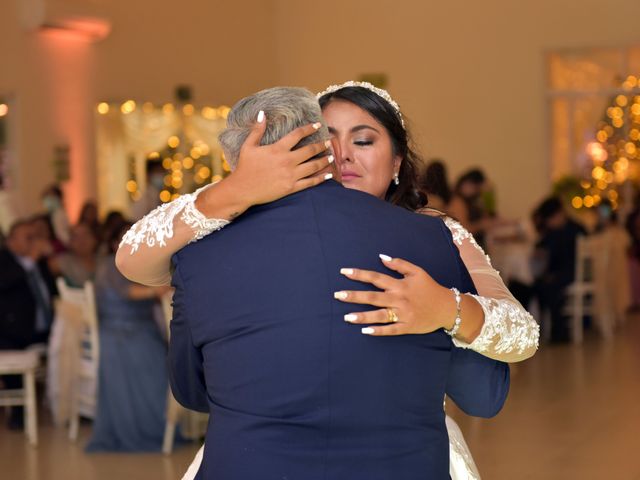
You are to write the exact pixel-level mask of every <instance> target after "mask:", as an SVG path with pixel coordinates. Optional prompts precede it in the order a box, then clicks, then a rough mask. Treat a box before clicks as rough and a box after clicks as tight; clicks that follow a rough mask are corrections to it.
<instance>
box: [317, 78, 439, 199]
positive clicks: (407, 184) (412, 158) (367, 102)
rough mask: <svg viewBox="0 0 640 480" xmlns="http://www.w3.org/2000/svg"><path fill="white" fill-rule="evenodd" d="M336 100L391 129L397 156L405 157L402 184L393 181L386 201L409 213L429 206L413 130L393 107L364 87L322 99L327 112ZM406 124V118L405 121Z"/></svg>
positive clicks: (326, 95)
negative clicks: (361, 110)
mask: <svg viewBox="0 0 640 480" xmlns="http://www.w3.org/2000/svg"><path fill="white" fill-rule="evenodd" d="M332 100H344V101H346V102H350V103H353V104H354V105H356V106H358V107H360V108H362V109H363V110H364V111H366V112H367V113H369V115H371V116H372V117H373V118H375V119H376V120H377V121H378V122H380V124H381V125H382V126H383V127H384V128H385V129H386V130H387V132H388V133H389V137H391V145H392V146H393V154H394V155H400V157H402V163H401V164H400V171H399V173H398V178H399V180H400V184H399V185H396V184H395V183H394V182H393V181H391V182H390V184H389V188H388V190H387V193H386V200H387V201H388V202H391V203H393V204H394V205H398V206H400V207H404V208H406V209H408V210H412V211H413V210H418V209H419V208H422V207H424V206H426V204H427V196H426V194H425V193H424V192H422V191H421V190H420V187H419V185H418V171H419V165H420V164H421V163H422V159H421V158H420V156H419V155H418V153H417V152H416V151H415V149H414V147H413V145H412V144H413V142H412V140H411V135H410V134H409V131H408V130H407V129H406V128H405V127H403V126H402V119H401V118H400V116H399V115H398V113H397V112H396V110H395V109H394V108H393V106H392V105H391V104H390V103H389V102H387V101H386V100H385V99H383V98H382V97H380V96H379V95H377V94H376V93H374V92H372V91H370V90H367V89H366V88H364V87H356V86H354V87H344V88H341V89H339V90H336V91H335V92H331V93H327V94H325V95H323V96H322V97H320V98H319V99H318V101H319V102H320V107H321V108H323V109H324V107H325V106H327V105H328V104H329V103H330V102H331V101H332ZM405 122H406V118H405Z"/></svg>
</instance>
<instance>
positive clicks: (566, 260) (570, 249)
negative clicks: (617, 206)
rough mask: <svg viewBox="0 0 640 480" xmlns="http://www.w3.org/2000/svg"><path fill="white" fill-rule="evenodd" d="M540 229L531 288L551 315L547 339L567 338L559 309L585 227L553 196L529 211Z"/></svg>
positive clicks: (569, 282)
mask: <svg viewBox="0 0 640 480" xmlns="http://www.w3.org/2000/svg"><path fill="white" fill-rule="evenodd" d="M533 216H534V218H535V222H536V225H537V227H538V230H539V232H540V238H539V240H538V243H537V244H536V252H535V258H536V259H537V260H538V261H539V262H540V264H541V265H542V267H541V268H540V271H539V272H537V275H536V277H537V278H536V280H535V289H536V293H537V295H538V298H539V300H540V306H541V308H542V310H543V312H548V313H549V314H550V316H551V341H552V342H566V341H568V340H569V330H568V325H567V319H566V318H565V317H564V315H563V313H562V310H563V307H564V303H565V296H566V295H565V290H566V288H567V287H568V286H569V285H571V283H573V281H574V280H575V270H576V241H577V240H578V236H579V235H585V234H586V231H585V229H584V228H583V227H582V226H581V225H580V224H578V223H576V222H574V221H573V220H571V219H570V218H569V217H568V216H567V213H566V212H565V209H564V206H563V205H562V202H561V201H560V199H559V198H557V197H550V198H548V199H546V200H544V201H543V202H542V203H541V204H540V205H539V206H538V208H537V209H536V211H535V212H534V214H533Z"/></svg>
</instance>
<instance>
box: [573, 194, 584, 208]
mask: <svg viewBox="0 0 640 480" xmlns="http://www.w3.org/2000/svg"><path fill="white" fill-rule="evenodd" d="M582 204H583V202H582V197H578V196H575V197H573V198H572V199H571V206H572V207H573V208H575V209H578V208H582Z"/></svg>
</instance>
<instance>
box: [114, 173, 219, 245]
mask: <svg viewBox="0 0 640 480" xmlns="http://www.w3.org/2000/svg"><path fill="white" fill-rule="evenodd" d="M208 186H209V185H207V186H205V187H202V188H199V189H198V190H196V191H195V192H194V193H189V194H186V195H182V196H181V197H178V198H177V199H175V200H173V201H172V202H169V203H165V204H163V205H160V206H159V207H158V208H156V209H155V210H152V211H151V212H150V213H148V214H147V215H145V216H144V218H142V219H140V220H139V221H137V222H136V223H135V224H134V225H133V227H131V228H130V229H129V231H127V233H126V234H125V235H124V237H123V238H122V241H121V242H120V248H122V246H123V245H130V246H131V254H132V255H133V254H134V253H135V252H136V251H137V250H138V248H140V245H142V244H145V245H147V246H148V247H154V246H156V245H158V246H159V247H164V246H166V244H167V239H169V238H172V237H173V221H174V219H175V217H176V216H177V215H178V214H179V213H180V212H182V215H181V216H180V220H182V221H183V222H184V223H185V224H186V225H188V226H189V227H190V228H191V229H192V230H193V232H194V237H193V238H192V239H191V240H190V241H189V243H191V242H195V241H197V240H200V239H201V238H203V237H204V236H206V235H208V234H210V233H211V232H213V231H215V230H220V229H221V228H222V227H224V226H225V225H227V224H229V221H228V220H222V219H215V218H212V219H209V218H207V217H205V216H204V215H203V214H202V213H201V212H200V211H199V210H198V209H197V208H196V206H195V201H196V198H198V195H199V194H200V192H201V191H202V190H204V189H205V188H207V187H208Z"/></svg>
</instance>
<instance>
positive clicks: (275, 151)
mask: <svg viewBox="0 0 640 480" xmlns="http://www.w3.org/2000/svg"><path fill="white" fill-rule="evenodd" d="M266 123H267V122H265V121H262V122H256V123H255V125H254V127H253V129H252V130H251V133H250V134H249V136H248V137H247V140H246V141H245V142H244V144H243V146H242V149H241V150H240V156H239V159H238V164H237V166H236V169H235V170H234V171H233V173H232V174H231V175H229V177H227V178H226V179H225V180H224V181H225V182H230V183H233V188H234V191H236V192H238V195H241V196H243V198H244V199H245V200H246V202H247V203H248V204H249V205H259V204H263V203H268V202H272V201H274V200H278V199H280V198H282V197H285V196H287V195H290V194H292V193H296V192H299V191H300V190H304V189H306V188H310V187H313V186H316V185H318V184H320V183H322V182H324V181H325V180H327V179H329V178H332V177H331V176H329V175H331V174H332V173H333V172H332V171H330V170H329V168H328V167H329V166H330V165H331V163H333V156H332V155H331V151H330V150H329V148H330V146H331V143H330V141H329V140H327V141H324V140H323V141H321V142H317V143H312V144H309V145H305V146H303V147H300V148H298V149H296V150H292V148H293V147H295V146H296V145H297V144H298V143H299V142H300V140H302V139H303V138H305V137H307V136H309V135H312V134H313V133H315V132H316V131H317V130H318V129H319V128H320V124H319V123H316V124H312V125H306V126H304V127H300V128H297V129H295V130H293V131H292V132H290V133H289V134H287V135H286V136H284V137H283V138H282V139H280V140H279V141H277V142H276V143H273V144H271V145H260V140H261V139H262V136H263V134H264V131H265V128H266ZM317 156H318V157H319V158H315V159H313V160H309V159H311V158H313V157H317ZM308 160H309V161H308Z"/></svg>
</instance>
